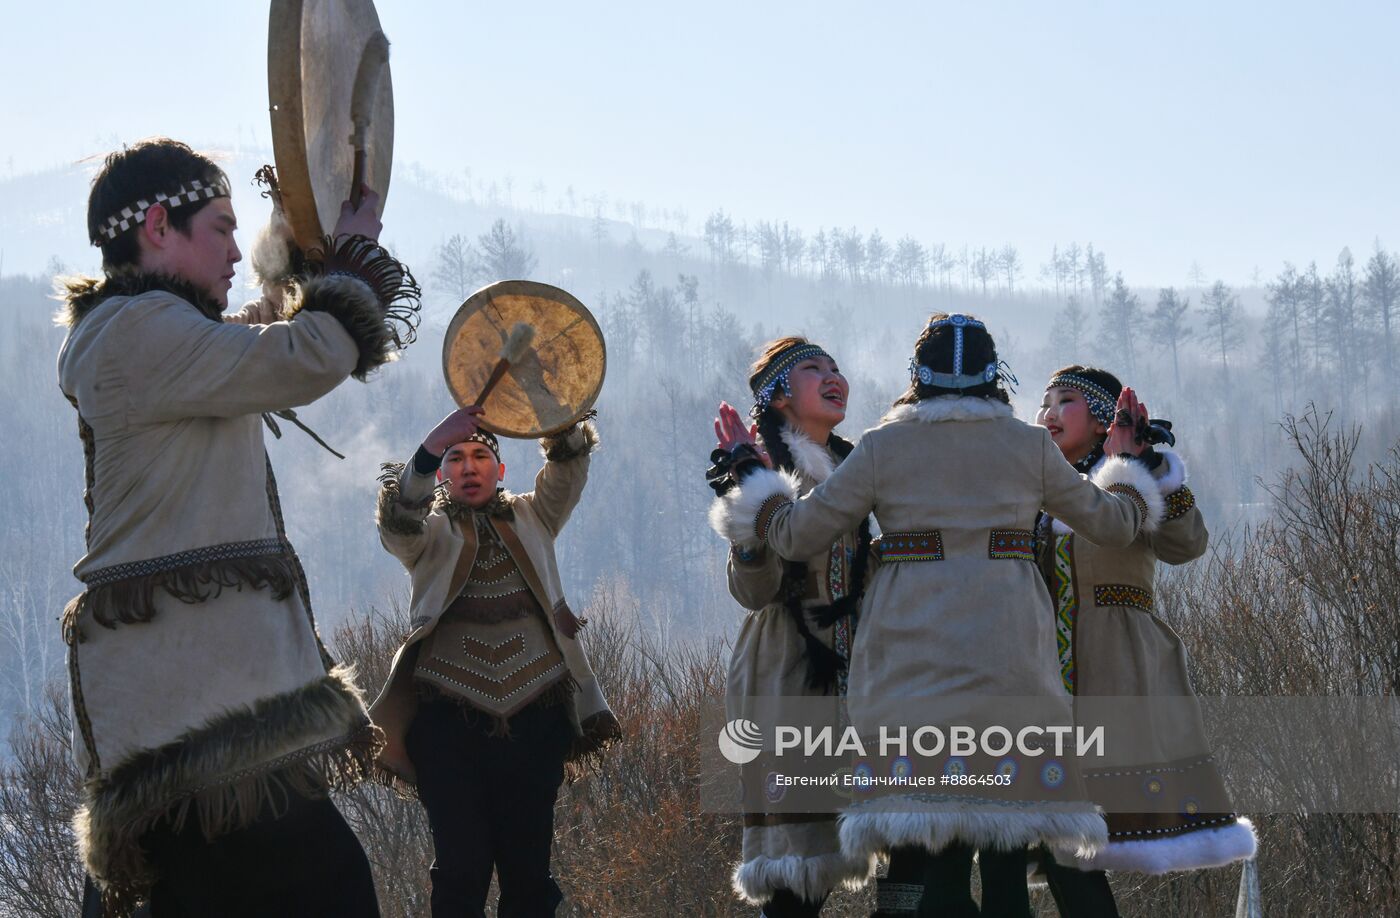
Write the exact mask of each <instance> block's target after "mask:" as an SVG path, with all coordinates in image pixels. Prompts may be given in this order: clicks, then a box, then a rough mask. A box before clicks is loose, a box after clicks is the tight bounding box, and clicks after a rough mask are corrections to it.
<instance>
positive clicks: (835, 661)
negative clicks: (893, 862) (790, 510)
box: [758, 407, 870, 692]
mask: <svg viewBox="0 0 1400 918" xmlns="http://www.w3.org/2000/svg"><path fill="white" fill-rule="evenodd" d="M782 430H783V417H782V415H781V414H779V413H778V412H777V410H776V409H774V408H771V407H768V408H764V409H763V410H762V411H761V412H759V415H758V436H759V439H761V440H762V441H763V448H764V449H765V450H767V452H768V455H769V456H770V457H771V458H772V460H773V466H774V468H777V469H781V470H783V471H787V472H795V471H798V469H797V464H796V463H795V462H794V461H793V458H792V451H791V450H789V449H788V445H787V441H785V440H784V439H783V434H782ZM833 440H834V441H839V443H840V444H843V445H844V447H845V451H844V452H839V451H838V455H839V456H841V457H842V458H845V456H846V455H847V454H848V453H850V451H851V444H849V443H847V442H846V441H845V440H842V439H841V438H840V437H836V436H835V435H833V437H832V440H828V441H827V443H828V445H830V446H832V448H833V449H836V450H839V449H840V447H839V446H837V445H836V444H835V443H833ZM869 542H870V523H869V521H868V520H867V521H866V522H863V523H861V538H860V548H859V549H857V552H856V560H855V564H854V566H853V570H852V587H853V589H852V590H851V591H850V593H849V594H848V595H847V596H845V597H842V598H841V599H840V600H838V601H837V602H835V603H832V604H831V605H829V606H822V607H820V608H818V609H816V610H813V615H814V616H816V618H817V621H818V623H819V624H820V625H821V626H822V627H824V628H827V627H830V626H831V625H832V624H833V623H835V622H836V620H837V619H839V618H841V616H843V615H852V614H854V612H855V609H856V608H857V607H858V605H859V593H860V590H859V587H861V586H862V585H863V582H864V579H865V566H866V558H867V556H868V555H869V551H870V549H869ZM807 574H808V571H807V565H806V564H804V563H802V562H801V561H786V560H785V561H784V562H783V582H782V587H781V589H780V595H781V596H782V603H783V607H784V608H785V609H787V612H788V615H789V616H790V617H791V619H792V623H793V626H794V627H795V628H796V629H797V634H798V636H799V637H801V638H802V643H803V645H804V646H805V647H806V649H807V685H808V686H809V687H811V688H813V689H817V690H820V691H824V692H829V691H831V690H832V689H833V688H834V687H835V685H836V676H837V674H838V673H839V672H840V671H841V670H842V669H845V667H846V660H844V659H842V657H841V655H840V654H838V653H837V652H836V651H835V650H832V649H831V648H830V647H828V646H826V644H824V643H822V641H821V639H820V638H818V637H817V636H816V635H815V634H813V633H812V629H811V628H810V627H809V626H808V624H807V610H806V609H804V608H803V606H802V600H803V598H804V594H805V593H806V589H807ZM847 600H852V601H851V602H847ZM842 603H845V604H846V605H845V607H844V608H842V609H841V610H840V611H837V612H835V613H834V614H830V617H829V619H828V618H827V615H828V611H829V610H833V609H835V608H836V607H837V606H840V605H842Z"/></svg>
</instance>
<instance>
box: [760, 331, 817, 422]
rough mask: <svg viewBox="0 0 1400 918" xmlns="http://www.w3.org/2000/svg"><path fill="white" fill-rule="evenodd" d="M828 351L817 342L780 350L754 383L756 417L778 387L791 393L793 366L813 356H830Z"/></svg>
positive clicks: (784, 391) (766, 405)
mask: <svg viewBox="0 0 1400 918" xmlns="http://www.w3.org/2000/svg"><path fill="white" fill-rule="evenodd" d="M830 356H831V355H830V354H828V353H827V352H826V351H824V350H822V349H821V348H820V347H818V346H817V345H815V344H794V345H791V346H790V347H788V348H787V349H786V350H783V351H779V352H778V355H777V356H776V357H774V358H773V359H772V360H771V361H770V362H769V364H768V369H766V370H764V371H763V372H762V373H761V374H760V375H759V377H758V379H755V380H754V383H753V399H754V404H753V411H751V412H750V414H752V415H753V416H754V417H758V415H759V414H760V413H761V412H762V411H763V409H765V408H767V407H768V405H769V403H770V402H772V401H773V393H774V392H775V391H777V389H778V387H780V386H781V387H782V390H783V393H784V394H785V395H791V394H792V389H791V388H789V386H788V374H789V373H791V372H792V368H793V367H795V366H797V365H798V364H799V363H801V362H802V361H804V360H811V359H812V358H813V357H830Z"/></svg>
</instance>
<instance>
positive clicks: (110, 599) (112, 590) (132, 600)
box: [63, 546, 296, 644]
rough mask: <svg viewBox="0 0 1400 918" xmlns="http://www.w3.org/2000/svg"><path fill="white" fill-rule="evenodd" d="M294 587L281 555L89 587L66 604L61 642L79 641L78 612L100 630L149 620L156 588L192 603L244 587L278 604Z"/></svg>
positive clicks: (291, 570)
mask: <svg viewBox="0 0 1400 918" xmlns="http://www.w3.org/2000/svg"><path fill="white" fill-rule="evenodd" d="M216 547H217V546H216ZM295 586H296V570H295V568H294V567H293V563H292V559H291V558H290V557H289V556H288V555H286V554H283V553H281V552H279V553H278V554H275V555H255V556H252V557H245V558H220V559H218V560H213V561H200V562H196V563H194V564H188V565H185V566H183V567H177V568H173V569H171V570H165V571H157V572H155V573H152V574H144V575H141V576H137V577H127V578H124V579H122V580H117V581H115V582H112V583H104V584H100V585H96V586H92V587H89V588H88V589H87V591H86V592H84V593H83V595H82V597H81V600H82V601H81V603H78V604H72V605H70V607H69V610H70V611H69V613H67V614H65V617H64V618H65V620H64V622H63V634H64V640H65V641H67V642H68V643H69V644H72V643H73V642H74V641H79V642H81V641H82V640H83V635H82V631H81V629H80V628H79V622H78V620H77V617H78V613H79V612H82V611H91V612H92V619H93V621H95V622H96V623H97V624H99V625H101V626H102V627H104V628H116V627H117V625H118V624H123V625H131V624H136V623H138V622H149V621H150V620H151V619H153V618H155V615H156V606H155V596H156V590H164V591H165V592H166V593H168V594H169V595H170V596H172V597H174V598H175V599H178V600H180V601H181V602H184V603H190V604H191V605H193V604H195V603H201V602H206V601H208V600H210V599H215V598H217V597H218V596H219V594H220V593H222V592H223V591H224V590H225V589H236V590H242V589H243V588H244V587H247V588H248V589H250V590H262V589H267V590H270V591H271V593H272V598H273V599H274V600H276V601H277V602H281V601H282V600H284V599H286V598H287V597H288V596H291V595H292V590H293V589H294V588H295Z"/></svg>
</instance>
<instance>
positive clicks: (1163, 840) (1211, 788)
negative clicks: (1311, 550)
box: [1038, 449, 1256, 873]
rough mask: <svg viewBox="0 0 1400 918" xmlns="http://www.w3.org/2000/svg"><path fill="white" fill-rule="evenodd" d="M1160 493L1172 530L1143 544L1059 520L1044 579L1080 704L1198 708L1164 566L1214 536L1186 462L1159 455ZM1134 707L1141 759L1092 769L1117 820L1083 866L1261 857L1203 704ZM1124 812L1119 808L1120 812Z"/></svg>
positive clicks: (1198, 864) (1142, 866)
mask: <svg viewBox="0 0 1400 918" xmlns="http://www.w3.org/2000/svg"><path fill="white" fill-rule="evenodd" d="M1159 451H1160V452H1161V453H1162V454H1163V462H1162V464H1161V465H1159V466H1158V468H1157V471H1156V474H1155V476H1154V477H1155V479H1156V481H1155V484H1156V486H1157V488H1158V490H1159V492H1160V493H1161V494H1162V495H1163V498H1164V499H1165V501H1166V508H1167V509H1166V519H1165V520H1164V521H1163V522H1162V525H1161V526H1160V527H1158V528H1157V530H1156V531H1154V532H1144V533H1141V534H1139V536H1138V537H1137V538H1136V539H1135V540H1134V541H1133V543H1132V544H1131V545H1128V546H1125V547H1121V548H1109V547H1105V546H1102V545H1095V544H1094V543H1093V542H1090V541H1088V540H1087V539H1083V538H1080V537H1079V536H1078V535H1076V534H1075V532H1074V531H1073V529H1071V527H1070V526H1069V525H1067V524H1066V523H1065V522H1064V521H1062V520H1059V519H1055V518H1053V517H1050V516H1047V517H1045V518H1044V519H1043V520H1042V527H1041V537H1040V538H1039V539H1038V546H1039V555H1040V556H1039V558H1038V561H1039V563H1040V566H1041V570H1042V573H1043V574H1044V576H1045V578H1046V583H1047V584H1048V585H1049V587H1050V591H1051V596H1052V599H1053V600H1054V603H1055V623H1056V630H1057V638H1058V649H1059V658H1060V672H1061V679H1062V683H1063V684H1064V687H1065V689H1066V690H1067V691H1070V692H1072V693H1073V694H1075V695H1076V696H1079V697H1080V698H1085V697H1092V696H1116V697H1121V698H1125V699H1127V698H1132V699H1138V698H1141V699H1152V698H1169V697H1178V698H1194V695H1195V692H1194V691H1193V689H1192V687H1191V679H1190V676H1189V674H1188V670H1187V655H1186V648H1185V646H1184V645H1183V644H1182V642H1181V638H1180V637H1179V636H1178V635H1177V633H1176V632H1175V631H1173V630H1172V628H1171V626H1169V625H1168V624H1167V623H1166V622H1164V621H1162V620H1161V619H1160V618H1158V617H1157V615H1156V614H1155V611H1154V597H1153V589H1154V580H1155V575H1156V569H1157V562H1158V561H1162V562H1165V563H1167V564H1185V563H1187V562H1189V561H1194V560H1195V559H1196V558H1199V557H1200V556H1201V555H1202V554H1204V553H1205V550H1206V541H1207V538H1208V534H1207V532H1206V526H1205V520H1204V518H1203V517H1202V516H1201V511H1200V509H1199V508H1198V507H1197V506H1196V501H1195V497H1194V496H1193V495H1192V494H1191V489H1190V488H1189V487H1187V485H1186V465H1185V462H1184V461H1183V460H1182V459H1181V457H1180V456H1178V455H1177V454H1176V453H1175V452H1173V451H1171V450H1167V449H1162V450H1159ZM1129 703H1130V704H1132V706H1133V707H1132V711H1133V713H1132V720H1133V721H1134V722H1135V723H1134V726H1135V727H1136V729H1135V730H1134V735H1133V737H1132V741H1131V744H1130V745H1129V744H1127V743H1124V744H1122V745H1123V746H1124V747H1125V748H1129V749H1131V754H1130V760H1128V761H1114V762H1112V763H1111V764H1108V767H1104V768H1100V769H1087V770H1085V771H1084V782H1085V786H1086V787H1087V788H1088V790H1089V793H1090V795H1091V797H1093V798H1094V799H1096V800H1097V801H1098V802H1099V803H1101V804H1103V805H1104V806H1105V808H1106V809H1107V813H1106V817H1107V820H1108V839H1109V844H1108V847H1107V848H1105V849H1104V850H1103V851H1100V852H1099V853H1098V854H1097V855H1096V856H1094V857H1093V858H1090V859H1087V860H1082V861H1078V862H1077V863H1078V866H1080V867H1082V868H1084V869H1098V870H1131V871H1135V872H1142V873H1165V872H1168V871H1174V870H1190V869H1197V868H1202V867H1217V866H1223V865H1225V864H1228V863H1231V862H1232V861H1235V860H1240V859H1242V858H1248V857H1252V856H1253V854H1254V850H1255V846H1256V843H1255V839H1254V832H1253V830H1252V827H1251V826H1250V823H1249V821H1248V820H1244V819H1239V818H1237V817H1236V816H1235V814H1234V813H1233V812H1232V811H1231V809H1230V802H1229V797H1228V795H1227V794H1226V792H1225V786H1224V782H1223V781H1222V780H1221V778H1220V774H1219V772H1218V770H1217V768H1216V765H1215V762H1214V759H1213V757H1212V755H1211V748H1210V743H1209V741H1208V740H1207V738H1206V735H1205V730H1204V726H1203V724H1202V721H1201V717H1200V712H1199V710H1198V709H1197V708H1196V706H1195V704H1194V701H1193V702H1191V703H1172V704H1152V703H1145V704H1144V703H1138V702H1136V701H1135V700H1134V701H1132V702H1129ZM1138 793H1141V794H1150V795H1152V797H1154V798H1160V797H1169V798H1171V801H1172V802H1174V803H1177V802H1181V801H1190V806H1191V808H1192V809H1193V810H1194V812H1190V813H1188V812H1186V811H1185V808H1181V809H1175V810H1173V811H1172V812H1146V813H1133V812H1126V811H1123V810H1122V806H1121V802H1122V801H1123V800H1124V799H1125V798H1128V797H1132V796H1133V795H1135V794H1138ZM1110 801H1112V802H1110Z"/></svg>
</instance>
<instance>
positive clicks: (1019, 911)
mask: <svg viewBox="0 0 1400 918" xmlns="http://www.w3.org/2000/svg"><path fill="white" fill-rule="evenodd" d="M972 855H973V849H972V848H971V847H970V846H968V845H965V844H954V845H949V846H948V847H946V848H944V849H943V850H942V851H940V852H938V853H937V854H930V853H929V852H928V851H927V850H925V849H923V848H919V847H905V848H895V849H894V850H893V851H891V852H890V869H889V873H888V875H887V882H889V883H895V884H901V885H907V886H910V887H913V886H922V887H923V894H922V896H921V897H920V898H919V904H918V906H917V907H916V908H915V909H914V910H913V911H912V912H911V911H905V912H903V913H902V914H905V915H915V916H917V918H972V916H976V915H984V916H987V915H995V916H997V918H1029V916H1030V914H1031V903H1030V892H1029V890H1028V889H1027V887H1026V852H1025V850H1024V849H1022V850H1020V851H993V850H990V849H983V850H982V851H980V852H979V853H978V855H977V866H978V872H979V874H980V875H981V878H982V906H981V908H980V909H979V908H978V906H977V903H976V901H974V900H973V898H972ZM876 914H877V915H882V914H884V913H882V912H877V913H876ZM888 914H889V915H890V916H891V918H893V916H895V915H899V914H901V912H897V911H893V910H891V911H889V912H888Z"/></svg>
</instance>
